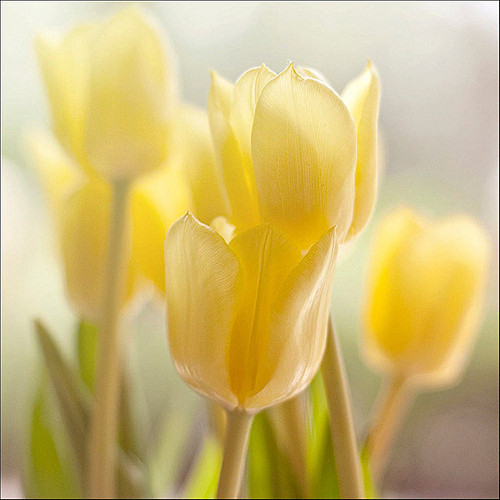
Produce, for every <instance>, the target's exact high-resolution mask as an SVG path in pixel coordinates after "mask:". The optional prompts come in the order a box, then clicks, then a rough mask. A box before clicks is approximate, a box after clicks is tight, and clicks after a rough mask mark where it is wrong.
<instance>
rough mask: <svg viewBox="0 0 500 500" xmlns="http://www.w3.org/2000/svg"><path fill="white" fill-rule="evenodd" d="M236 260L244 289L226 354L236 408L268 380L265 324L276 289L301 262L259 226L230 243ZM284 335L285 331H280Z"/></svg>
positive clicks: (292, 250) (288, 245) (266, 227)
mask: <svg viewBox="0 0 500 500" xmlns="http://www.w3.org/2000/svg"><path fill="white" fill-rule="evenodd" d="M229 246H230V247H231V249H232V250H233V251H234V253H235V254H236V255H237V257H238V259H239V261H240V264H241V268H242V276H243V283H244V288H243V289H242V292H241V295H240V298H239V310H238V314H237V316H236V319H235V323H234V326H233V331H232V334H231V339H230V344H229V348H228V354H227V362H228V371H229V381H230V385H231V390H232V391H233V393H234V394H235V395H236V396H237V398H238V401H239V403H240V404H241V405H245V401H246V400H247V399H248V398H249V397H251V396H252V395H253V394H255V393H257V392H259V391H260V390H261V389H262V387H263V386H264V385H265V384H266V383H267V382H268V381H269V379H270V378H271V377H272V375H273V372H274V370H275V364H272V363H265V361H264V360H265V357H266V354H265V353H266V352H267V350H268V348H269V345H270V343H274V342H279V341H278V339H273V338H271V332H270V330H269V320H270V317H271V315H272V313H273V311H272V305H273V303H274V301H275V299H276V296H277V293H278V291H279V288H280V286H281V284H282V283H283V282H284V281H285V279H286V278H287V276H288V275H289V274H290V272H291V270H292V269H293V268H294V267H295V266H296V265H297V263H298V262H299V261H300V259H301V253H300V250H299V249H298V248H297V247H295V246H294V245H293V244H291V243H290V242H289V241H288V240H287V239H286V238H285V237H284V236H283V235H282V234H281V233H280V232H279V231H277V230H276V229H275V228H273V227H272V226H269V225H261V226H256V227H254V228H251V229H249V230H247V231H245V232H243V233H240V234H238V235H237V236H235V238H234V239H233V240H232V241H231V243H230V244H229ZM279 334H281V335H284V334H285V332H279Z"/></svg>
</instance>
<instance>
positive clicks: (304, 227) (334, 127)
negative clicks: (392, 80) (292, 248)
mask: <svg viewBox="0 0 500 500" xmlns="http://www.w3.org/2000/svg"><path fill="white" fill-rule="evenodd" d="M379 99H380V85H379V81H378V76H377V73H376V71H375V69H374V67H373V65H372V64H371V63H369V64H368V65H367V68H366V69H365V71H364V72H363V74H362V75H361V76H360V77H359V78H357V79H356V80H354V81H353V82H351V83H350V84H349V85H348V86H347V88H346V90H345V93H344V97H343V98H340V97H339V96H338V95H337V94H336V93H335V92H334V91H333V90H332V89H331V88H330V86H328V84H326V83H325V81H324V79H323V78H322V77H321V76H320V75H319V74H318V73H317V72H315V71H314V70H309V69H304V68H298V69H295V67H294V65H293V64H290V65H289V66H288V67H287V68H286V69H285V70H284V71H283V72H282V73H280V74H279V75H276V74H275V73H274V72H272V71H271V70H270V69H268V68H267V67H266V66H264V65H262V66H261V67H259V68H253V69H251V70H249V71H247V72H246V73H244V74H243V75H242V76H241V77H240V78H239V79H238V81H237V82H236V83H235V84H234V85H232V84H231V83H229V82H227V81H226V80H224V79H223V78H221V77H220V76H218V75H217V74H215V73H214V72H213V73H212V83H211V88H210V93H209V98H208V114H209V120H210V127H211V131H212V138H213V141H214V145H215V151H216V156H217V161H218V164H219V166H220V167H221V171H222V176H223V179H224V185H225V187H226V190H227V194H228V198H229V202H230V205H231V217H230V220H231V222H232V223H233V224H234V225H235V226H236V228H237V230H244V229H247V228H249V227H252V226H254V225H256V224H260V223H270V224H272V225H273V226H275V227H276V228H278V229H280V230H281V231H283V232H284V233H285V234H287V236H288V237H289V238H290V239H291V240H292V241H294V243H295V244H297V245H298V246H299V248H301V249H302V250H303V251H304V250H307V249H308V248H309V247H310V246H311V245H312V244H314V243H315V242H316V241H318V239H319V238H320V237H321V235H322V234H324V233H325V232H326V231H327V230H328V229H330V228H331V227H333V226H336V227H337V235H338V239H339V242H343V241H345V240H346V239H348V238H350V237H351V236H353V235H354V234H357V233H358V232H359V231H360V229H361V228H362V227H363V226H364V225H365V223H366V221H367V220H368V217H369V214H370V213H371V210H372V207H373V204H374V201H375V194H376V186H377V165H376V164H377V151H376V149H377V148H376V145H377V118H378V106H379ZM357 152H358V153H357Z"/></svg>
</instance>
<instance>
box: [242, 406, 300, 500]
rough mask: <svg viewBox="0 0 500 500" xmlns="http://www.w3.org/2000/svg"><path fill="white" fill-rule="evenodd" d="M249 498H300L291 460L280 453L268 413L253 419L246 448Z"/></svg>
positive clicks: (260, 414) (262, 413)
mask: <svg viewBox="0 0 500 500" xmlns="http://www.w3.org/2000/svg"><path fill="white" fill-rule="evenodd" d="M248 464H249V468H248V472H249V476H248V489H249V494H250V497H251V498H300V497H301V495H300V489H299V486H298V483H297V481H296V479H295V476H294V473H293V468H292V466H291V464H290V461H289V460H288V459H287V457H286V456H285V455H284V453H282V452H281V450H280V447H279V445H278V440H277V438H276V433H275V432H274V430H273V427H272V425H271V422H270V419H269V416H268V414H267V412H261V413H259V414H257V415H256V416H255V418H254V422H253V425H252V431H251V433H250V442H249V451H248Z"/></svg>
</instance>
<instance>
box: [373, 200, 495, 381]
mask: <svg viewBox="0 0 500 500" xmlns="http://www.w3.org/2000/svg"><path fill="white" fill-rule="evenodd" d="M488 253H489V242H488V238H487V236H486V235H485V234H484V232H483V231H482V230H481V228H480V227H478V225H477V224H476V223H475V222H474V221H473V220H472V219H470V218H469V217H466V216H454V217H448V218H445V219H442V220H438V221H436V222H432V221H428V220H425V219H424V218H422V217H419V216H418V215H416V214H415V213H413V212H412V211H411V210H409V209H406V208H402V209H399V210H396V211H394V212H392V213H390V214H389V215H388V216H386V218H385V219H384V220H383V222H382V223H381V226H380V228H379V230H378V233H377V236H376V238H375V242H374V246H373V252H372V261H371V265H370V269H369V274H368V298H367V302H366V307H365V312H364V327H365V353H366V355H367V357H368V360H369V361H370V363H371V364H373V365H374V366H375V367H376V368H378V369H380V370H382V371H385V372H388V373H390V374H391V375H397V376H402V377H404V378H408V379H410V380H412V381H413V382H415V383H419V384H423V385H446V384H448V383H451V382H453V381H454V380H455V379H456V378H457V377H458V376H459V375H460V372H461V370H462V368H463V366H464V362H465V359H466V355H467V354H468V352H469V350H470V347H471V345H472V343H473V340H474V337H475V334H476V332H477V328H478V320H479V318H480V312H481V308H482V303H483V300H482V299H483V293H484V288H485V284H486V280H487V269H488Z"/></svg>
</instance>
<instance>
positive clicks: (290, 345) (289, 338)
mask: <svg viewBox="0 0 500 500" xmlns="http://www.w3.org/2000/svg"><path fill="white" fill-rule="evenodd" d="M336 254H337V238H336V229H335V228H332V229H330V230H329V231H328V232H327V233H326V234H325V235H324V236H323V237H322V238H321V239H320V240H319V241H318V242H317V243H316V244H315V245H314V246H313V247H312V248H311V249H310V250H309V252H308V253H307V254H306V255H305V257H304V258H303V259H302V260H301V262H300V263H299V264H298V265H297V266H296V267H295V269H293V271H292V272H291V274H290V275H289V276H288V277H287V279H286V281H285V282H284V283H283V284H282V286H281V287H280V290H279V294H278V296H277V297H276V300H275V301H274V304H273V308H272V316H271V320H270V324H269V338H270V341H269V343H268V346H267V349H266V350H265V351H264V352H263V353H262V357H263V359H262V361H261V364H260V366H267V365H270V366H273V367H275V369H274V372H273V376H272V378H271V379H270V380H269V381H268V380H267V377H266V376H265V375H266V374H265V372H264V371H262V370H261V371H259V373H258V376H257V387H262V390H261V391H260V392H258V393H256V394H255V395H253V397H251V398H250V399H249V400H248V401H247V403H246V407H247V408H249V409H261V408H264V407H265V406H267V405H268V404H269V401H272V403H273V404H277V403H279V402H282V401H285V400H286V399H289V398H291V397H293V396H294V395H296V394H298V393H299V392H300V391H302V390H303V389H304V388H305V387H306V386H307V385H308V384H309V383H310V382H311V380H312V378H313V377H314V375H315V374H316V372H317V370H318V368H319V365H320V363H321V359H322V357H323V352H324V349H325V344H326V334H327V322H328V314H329V305H330V296H331V288H332V281H333V272H334V266H335V257H336ZM267 382H269V383H267ZM266 383H267V385H266Z"/></svg>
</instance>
